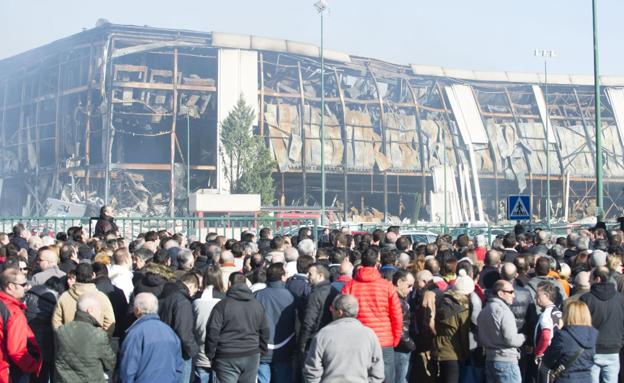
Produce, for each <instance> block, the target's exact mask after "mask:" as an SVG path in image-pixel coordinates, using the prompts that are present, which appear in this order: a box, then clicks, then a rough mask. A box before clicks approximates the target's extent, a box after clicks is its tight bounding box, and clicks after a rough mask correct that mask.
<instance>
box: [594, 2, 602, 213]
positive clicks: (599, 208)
mask: <svg viewBox="0 0 624 383" xmlns="http://www.w3.org/2000/svg"><path fill="white" fill-rule="evenodd" d="M597 3H598V0H592V19H593V24H592V25H593V28H592V29H593V32H594V101H595V109H596V111H595V113H594V114H595V118H596V121H595V129H596V217H597V218H598V221H601V220H602V219H603V214H604V205H603V199H602V120H601V115H600V68H599V65H598V15H597V13H598V12H597V7H598V5H597Z"/></svg>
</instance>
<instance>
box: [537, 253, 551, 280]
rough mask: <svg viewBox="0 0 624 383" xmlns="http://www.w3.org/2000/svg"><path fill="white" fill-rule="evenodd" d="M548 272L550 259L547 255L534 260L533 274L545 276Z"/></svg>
mask: <svg viewBox="0 0 624 383" xmlns="http://www.w3.org/2000/svg"><path fill="white" fill-rule="evenodd" d="M549 272H550V260H549V259H548V258H547V257H539V258H538V259H537V262H535V274H536V275H537V276H542V277H543V276H546V275H548V273H549Z"/></svg>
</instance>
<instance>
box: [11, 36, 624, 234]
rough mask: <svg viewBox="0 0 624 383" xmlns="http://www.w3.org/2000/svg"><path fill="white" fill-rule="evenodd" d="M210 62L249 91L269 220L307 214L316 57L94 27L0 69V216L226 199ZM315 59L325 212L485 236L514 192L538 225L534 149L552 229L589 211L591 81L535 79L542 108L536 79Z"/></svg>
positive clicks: (608, 195)
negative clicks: (207, 194)
mask: <svg viewBox="0 0 624 383" xmlns="http://www.w3.org/2000/svg"><path fill="white" fill-rule="evenodd" d="M224 52H230V53H231V52H252V53H253V56H250V57H251V59H250V58H249V57H248V58H247V59H246V60H252V62H253V63H254V68H253V69H254V71H253V75H252V77H257V78H253V79H251V84H254V88H253V89H255V90H257V92H255V91H254V92H253V94H251V95H250V94H247V97H249V98H251V99H252V100H257V104H256V105H254V106H255V107H256V110H257V116H258V123H257V126H255V127H254V132H255V134H258V135H260V136H261V137H263V138H264V139H265V142H266V144H267V145H269V147H270V148H271V150H272V152H273V154H274V156H275V159H276V162H277V168H276V169H275V171H274V180H275V182H276V185H277V194H276V200H275V201H276V204H279V205H298V206H311V205H315V204H316V203H317V201H320V151H321V141H320V116H321V110H320V99H321V97H320V83H321V81H320V75H321V71H320V60H319V49H318V47H316V46H314V45H310V44H302V43H295V42H291V41H284V40H276V39H266V38H259V37H255V36H244V35H231V34H222V33H204V32H192V31H181V30H168V29H158V28H150V27H134V26H122V25H113V24H105V25H102V26H99V27H97V28H94V29H91V30H88V31H84V32H82V33H78V34H76V35H74V36H70V37H68V38H65V39H62V40H58V41H56V42H53V43H51V44H49V45H46V46H43V47H40V48H37V49H34V50H31V51H28V52H25V53H22V54H20V55H17V56H14V57H11V58H8V59H5V60H2V61H0V141H1V145H2V152H1V153H2V164H1V167H0V213H2V214H5V215H7V214H24V215H42V214H45V212H46V206H45V205H46V200H48V199H49V198H54V199H61V200H64V201H71V202H77V203H82V204H87V205H88V206H91V207H96V206H98V204H100V203H102V201H104V200H108V201H109V202H111V203H113V204H115V205H116V206H117V207H118V208H119V209H126V210H127V211H128V214H131V213H135V214H136V213H140V214H146V215H152V214H153V215H165V214H184V213H186V210H185V209H186V201H185V200H186V197H187V192H188V190H187V182H189V185H190V191H191V192H192V191H196V190H198V189H218V190H219V189H220V190H224V189H226V188H227V185H225V184H224V182H223V177H222V175H221V174H220V173H221V170H220V169H221V166H220V161H221V155H220V154H219V145H218V130H219V124H218V122H219V121H220V120H221V119H222V118H223V117H224V115H223V113H222V112H220V111H219V109H220V106H219V105H218V104H219V102H220V101H219V100H221V94H220V92H221V93H223V92H226V91H228V92H231V91H232V89H234V90H239V89H241V85H240V84H239V83H236V84H234V83H233V82H232V80H228V81H230V82H228V81H225V80H223V79H225V78H230V79H231V78H232V77H231V76H230V77H223V76H221V72H223V71H226V70H228V68H227V67H226V65H227V61H222V58H223V57H224V56H223V54H224ZM325 60H326V64H325V65H326V71H325V92H326V94H325V105H326V106H325V110H324V111H323V113H324V118H325V164H326V169H327V195H326V196H327V198H328V201H329V203H328V205H332V206H333V207H334V211H335V213H336V214H337V215H339V216H340V215H342V216H344V215H347V216H348V217H349V218H351V219H356V220H374V219H379V218H382V217H383V212H384V211H386V212H388V213H389V215H392V216H398V217H400V218H406V217H408V218H412V219H414V218H419V219H430V220H432V221H441V220H442V218H441V217H442V215H443V214H444V211H443V210H442V205H446V204H448V210H449V212H448V217H449V223H452V222H457V221H462V220H473V219H487V220H490V221H498V220H499V219H501V217H502V211H503V210H504V201H505V200H506V196H507V195H508V194H512V193H518V192H523V193H527V194H531V195H532V196H533V205H534V206H535V207H534V213H535V215H536V216H537V217H538V218H540V217H544V216H545V215H546V214H545V211H544V209H545V206H546V203H545V192H544V190H545V180H546V168H545V164H546V150H550V151H551V162H550V163H551V174H553V176H552V177H551V187H552V198H553V202H552V207H553V210H554V211H553V217H557V218H564V217H565V218H568V219H570V220H575V219H578V218H581V217H584V216H586V215H590V214H592V213H593V207H594V206H595V199H594V196H593V190H594V188H595V183H594V177H593V174H594V163H595V161H594V153H595V147H594V142H595V140H594V131H595V130H594V127H593V121H594V119H593V115H594V109H593V105H594V99H593V98H594V93H593V88H592V79H591V77H585V76H568V75H559V76H549V92H548V100H547V101H548V102H547V103H544V99H543V93H542V85H543V84H542V82H543V77H541V76H540V75H539V74H532V73H507V72H474V71H463V70H450V69H444V68H439V67H427V66H417V65H412V66H408V65H395V64H391V63H388V62H383V61H379V60H375V59H370V58H364V57H356V56H352V55H347V54H344V53H340V52H334V51H329V50H325ZM241 62H242V61H241ZM243 67H244V66H241V68H243ZM241 70H244V69H241ZM234 77H236V76H234ZM247 80H249V79H247ZM220 81H222V83H220ZM240 81H242V80H237V82H240ZM602 81H603V84H604V85H605V87H604V88H603V91H604V93H603V94H601V98H602V105H603V107H602V108H603V109H602V115H603V142H604V153H605V158H604V159H605V161H604V170H605V179H604V180H605V188H604V190H605V210H606V216H607V217H614V216H617V215H620V214H621V213H622V207H623V205H624V196H623V194H624V192H623V189H622V186H623V183H624V161H622V160H623V152H624V151H623V140H624V136H623V134H624V126H622V124H624V91H622V90H621V89H620V88H619V87H620V86H624V78H613V77H611V78H609V77H603V79H602ZM247 82H248V83H249V81H247ZM241 92H242V91H241ZM243 93H244V92H243ZM247 93H249V92H247ZM545 104H546V105H548V113H546V112H545V106H544V105H545ZM546 115H548V116H549V118H550V121H551V126H552V130H553V132H552V134H551V135H550V137H551V142H550V143H549V144H546V142H545V137H546V135H545V130H544V126H545V124H544V120H545V118H546V117H545V116H546ZM618 116H622V117H621V121H620V120H619V119H618ZM187 148H188V149H187ZM187 171H188V172H189V175H190V177H189V178H190V179H188V180H187ZM445 180H446V181H448V186H447V188H448V189H447V190H446V192H447V193H446V197H445V194H444V191H445V190H444V189H443V186H442V185H443V184H444V183H446V182H444V181H445ZM444 201H446V203H445V202H444ZM332 202H333V203H332Z"/></svg>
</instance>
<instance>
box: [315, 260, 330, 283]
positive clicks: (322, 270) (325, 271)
mask: <svg viewBox="0 0 624 383" xmlns="http://www.w3.org/2000/svg"><path fill="white" fill-rule="evenodd" d="M312 266H314V267H315V268H316V272H317V273H319V274H322V275H323V277H324V279H325V280H326V281H329V276H330V274H329V269H327V267H325V265H323V264H321V263H318V262H317V263H315V264H313V265H312Z"/></svg>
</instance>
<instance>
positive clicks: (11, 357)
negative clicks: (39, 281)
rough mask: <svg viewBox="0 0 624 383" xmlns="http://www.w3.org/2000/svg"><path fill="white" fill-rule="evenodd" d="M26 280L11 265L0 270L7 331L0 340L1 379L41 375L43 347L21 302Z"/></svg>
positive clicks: (19, 378) (4, 380) (8, 379)
mask: <svg viewBox="0 0 624 383" xmlns="http://www.w3.org/2000/svg"><path fill="white" fill-rule="evenodd" d="M27 283H28V282H27V281H26V277H25V276H24V275H23V274H21V273H20V272H19V271H18V270H17V269H12V268H10V269H7V270H5V271H4V272H3V273H2V274H0V288H2V291H0V301H2V303H1V304H4V306H5V307H2V308H1V311H4V313H3V314H2V316H1V317H0V321H1V322H2V329H1V331H2V333H3V334H4V336H3V339H2V342H1V344H0V383H5V382H7V383H8V382H22V381H28V374H35V375H38V374H39V371H40V370H41V363H42V359H41V350H40V348H39V345H38V344H37V340H36V339H35V334H33V332H32V330H31V328H30V326H28V322H27V321H26V315H25V314H24V310H25V309H26V306H25V305H24V303H22V299H23V298H24V295H25V293H26V290H27V288H28V284H27ZM5 308H6V310H5ZM7 311H8V313H7ZM5 319H6V323H4V322H5ZM9 366H10V367H9Z"/></svg>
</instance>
